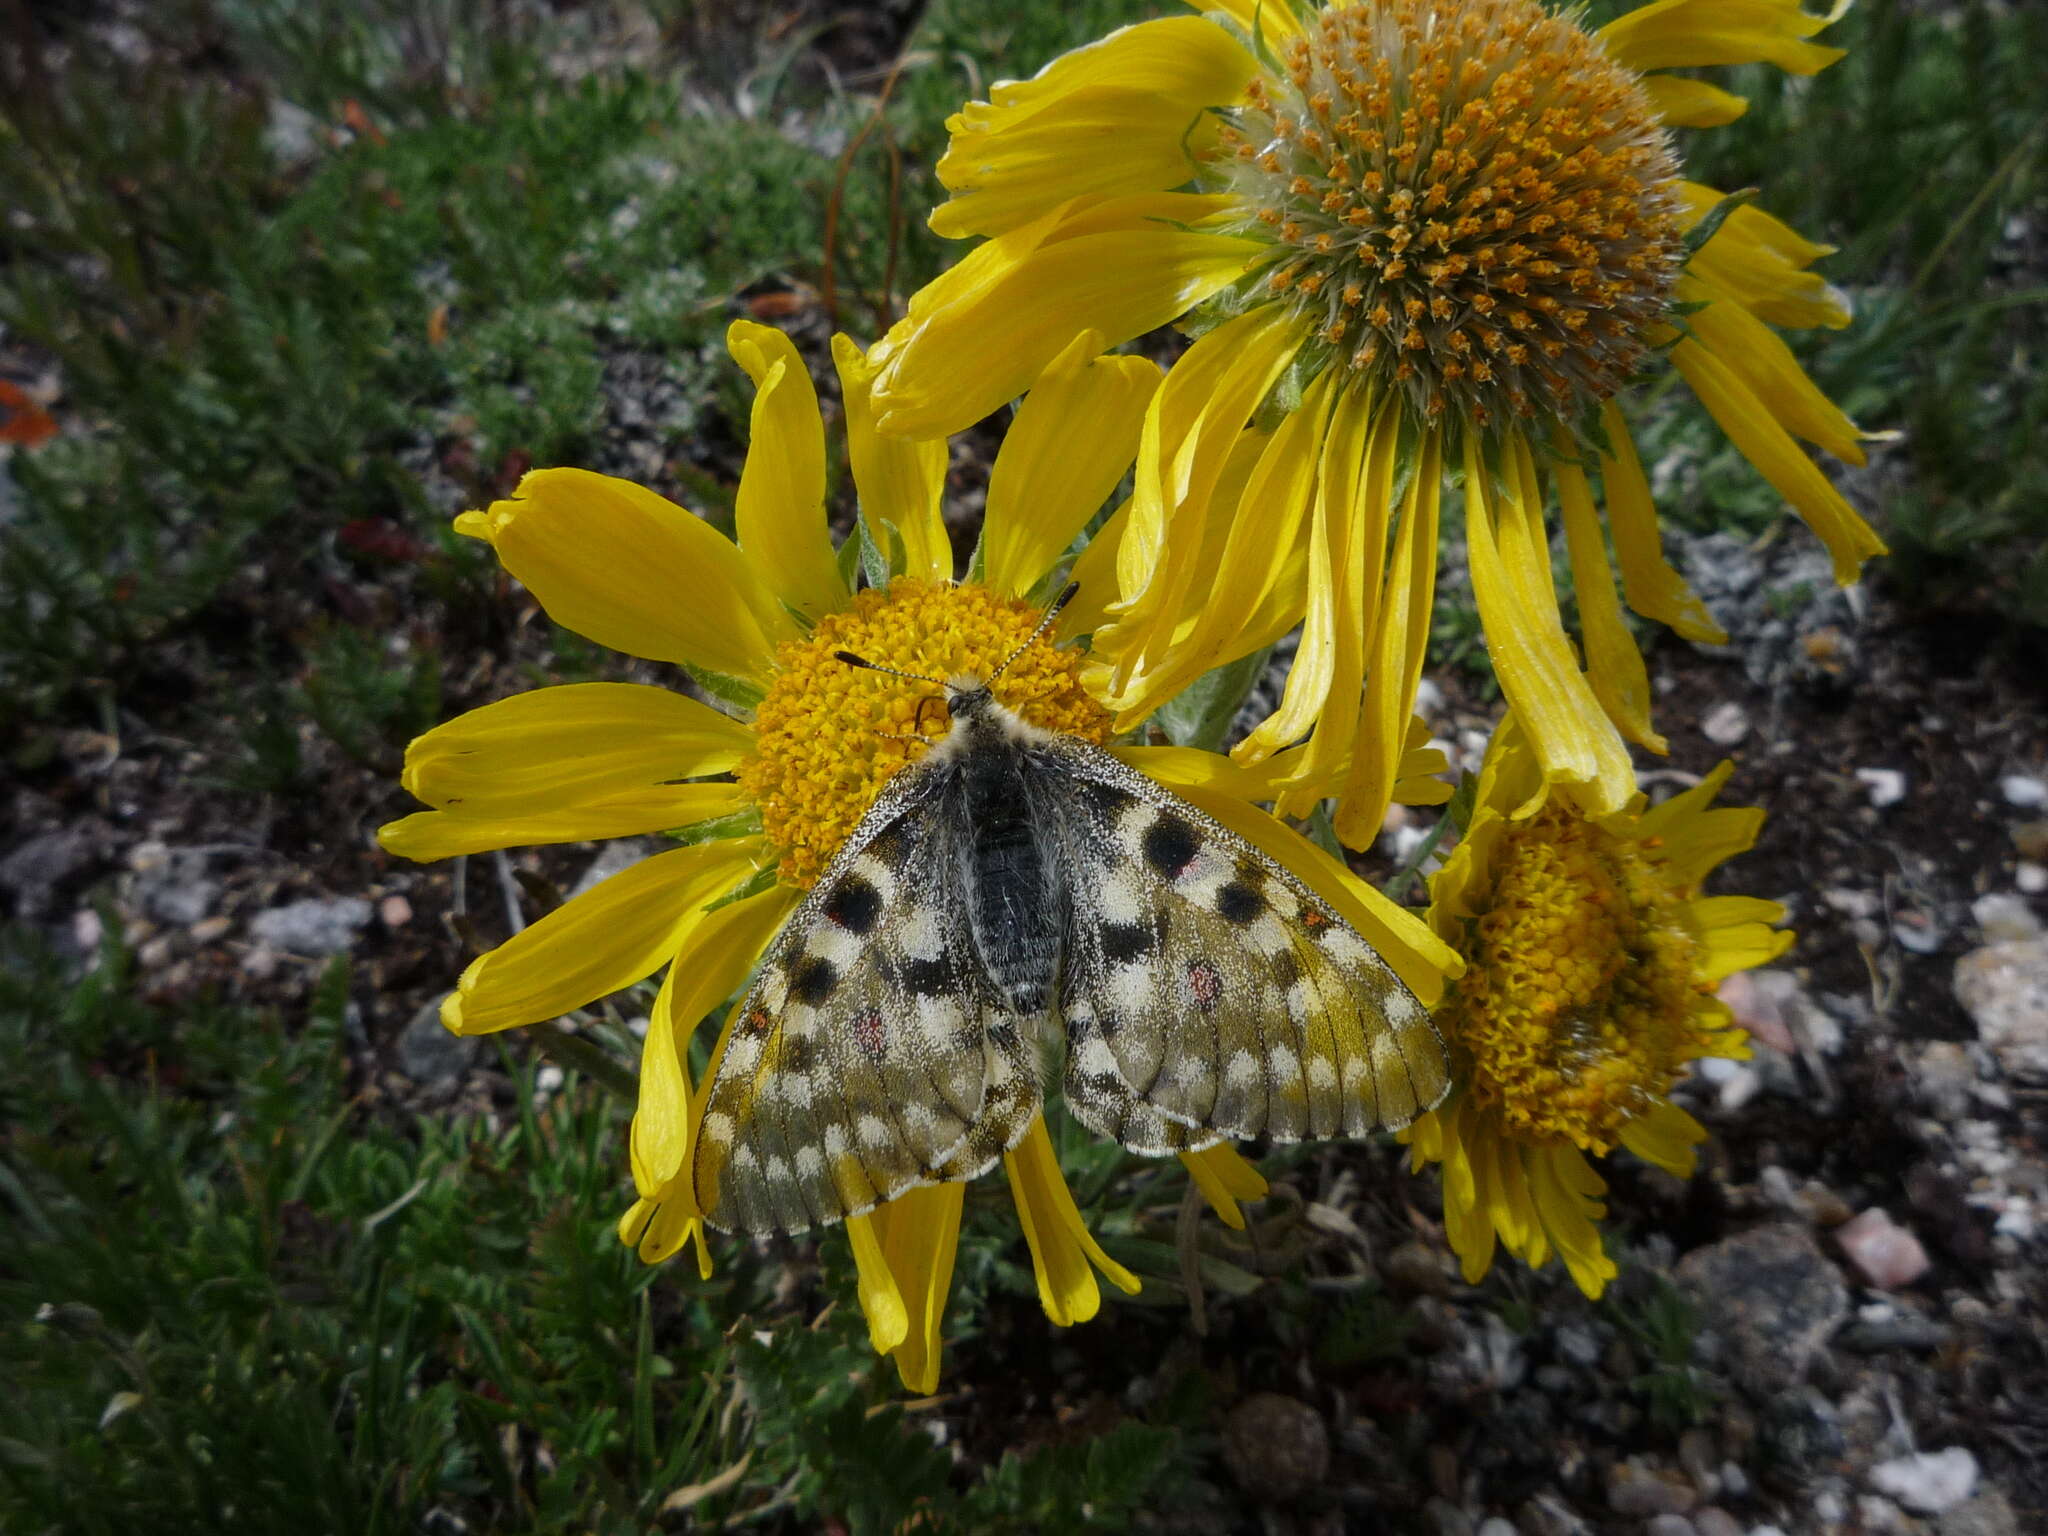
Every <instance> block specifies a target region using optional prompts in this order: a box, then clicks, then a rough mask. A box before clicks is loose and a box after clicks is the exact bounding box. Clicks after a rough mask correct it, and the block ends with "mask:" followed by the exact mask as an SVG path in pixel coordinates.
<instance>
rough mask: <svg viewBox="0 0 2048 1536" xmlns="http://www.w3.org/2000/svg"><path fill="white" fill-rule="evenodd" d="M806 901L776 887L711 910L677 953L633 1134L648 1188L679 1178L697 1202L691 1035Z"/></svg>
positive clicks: (684, 1193)
mask: <svg viewBox="0 0 2048 1536" xmlns="http://www.w3.org/2000/svg"><path fill="white" fill-rule="evenodd" d="M801 899H802V895H801V893H800V892H797V891H793V890H790V889H788V888H787V887H785V886H775V887H772V888H770V889H769V890H765V891H761V892H759V893H758V894H756V895H753V896H748V897H744V898H742V899H741V900H739V901H734V902H728V903H727V904H726V905H724V906H722V907H720V908H719V909H718V910H717V911H716V912H711V913H707V914H706V915H705V917H704V920H703V921H702V922H700V923H698V924H697V925H696V927H695V928H693V929H692V930H691V932H690V935H689V938H688V940H687V942H686V943H685V944H684V945H683V947H682V948H681V949H679V950H678V951H677V953H676V958H675V960H674V961H673V962H672V963H671V964H670V966H669V969H668V975H667V976H666V977H664V978H663V980H662V984H661V993H660V995H659V996H658V997H657V998H656V999H655V1003H654V1008H653V1010H652V1011H651V1012H650V1013H649V1014H648V1016H647V1039H646V1041H645V1042H644V1043H643V1045H642V1047H641V1066H640V1105H639V1108H638V1109H637V1110H636V1111H635V1112H634V1115H633V1137H632V1153H633V1180H634V1183H635V1184H636V1185H637V1186H638V1187H639V1189H640V1193H641V1194H643V1195H646V1194H652V1193H654V1192H655V1191H657V1190H659V1189H660V1188H661V1187H662V1186H663V1185H665V1184H667V1183H668V1182H669V1181H670V1180H674V1182H675V1185H676V1190H675V1197H676V1198H679V1199H686V1200H689V1201H690V1203H691V1205H692V1208H694V1206H695V1200H694V1197H693V1195H692V1192H691V1184H690V1180H689V1178H688V1176H687V1174H688V1166H687V1165H688V1162H689V1149H690V1138H691V1136H692V1134H693V1132H692V1130H691V1126H690V1104H691V1101H690V1083H689V1074H688V1072H687V1071H686V1070H684V1068H683V1062H684V1060H685V1058H686V1056H687V1054H688V1045H689V1039H690V1036H691V1035H692V1034H693V1033H694V1032H695V1031H696V1029H697V1026H698V1025H699V1024H700V1023H702V1022H703V1020H704V1017H705V1015H706V1014H708V1013H710V1012H711V1011H712V1010H713V1009H714V1008H716V1007H717V1006H718V1005H719V1004H720V1003H722V1002H723V1001H725V999H726V998H728V997H730V996H731V995H732V994H733V992H734V991H735V990H737V988H738V987H739V985H740V983H741V982H743V981H745V980H746V979H747V976H748V974H749V973H750V972H751V971H752V970H753V969H754V966H755V964H756V962H757V961H759V959H760V957H761V951H762V950H764V949H765V948H767V946H768V941H769V940H770V939H772V938H774V937H775V935H776V933H777V932H778V931H779V930H780V929H781V927H782V923H783V920H784V919H785V918H787V917H788V916H789V914H790V911H791V910H792V909H793V908H794V907H795V906H796V904H797V902H798V901H799V900H801ZM657 1074H659V1075H657Z"/></svg>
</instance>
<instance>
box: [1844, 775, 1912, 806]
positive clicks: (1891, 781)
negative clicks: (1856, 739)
mask: <svg viewBox="0 0 2048 1536" xmlns="http://www.w3.org/2000/svg"><path fill="white" fill-rule="evenodd" d="M1856 778H1857V780H1858V781H1859V782H1860V783H1861V784H1862V785H1863V787H1864V788H1865V789H1867V790H1869V791H1870V803H1871V804H1872V805H1874V806H1876V807H1877V808H1878V809H1879V810H1883V809H1884V808H1885V807H1886V806H1888V805H1897V804H1898V803H1899V802H1900V801H1901V800H1903V799H1905V798H1906V776H1905V775H1904V774H1903V773H1901V772H1899V770H1898V769H1896V768H1858V769H1857V770H1856Z"/></svg>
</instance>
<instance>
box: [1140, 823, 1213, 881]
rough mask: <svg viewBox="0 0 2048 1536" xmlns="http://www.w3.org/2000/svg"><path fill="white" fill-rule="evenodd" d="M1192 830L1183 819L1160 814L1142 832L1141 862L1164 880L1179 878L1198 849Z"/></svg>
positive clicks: (1193, 859) (1191, 861)
mask: <svg viewBox="0 0 2048 1536" xmlns="http://www.w3.org/2000/svg"><path fill="white" fill-rule="evenodd" d="M1199 846H1200V844H1199V840H1198V839H1197V838H1196V837H1195V829H1194V828H1193V827H1192V826H1190V825H1189V824H1188V822H1187V820H1186V819H1185V818H1184V817H1180V816H1176V815H1174V814H1173V812H1171V811H1163V812H1161V813H1160V814H1159V816H1158V817H1157V818H1156V819H1155V820H1154V821H1153V822H1152V824H1151V825H1150V826H1148V827H1147V828H1146V829H1145V836H1144V839H1143V842H1142V847H1143V850H1144V854H1145V862H1146V863H1147V864H1150V865H1151V866H1152V867H1153V868H1154V869H1156V870H1158V871H1159V873H1160V874H1162V875H1164V876H1165V877H1166V878H1167V879H1169V880H1173V879H1177V878H1179V876H1180V874H1181V872H1182V871H1183V870H1185V869H1186V868H1187V867H1188V866H1189V865H1190V864H1192V863H1194V862H1195V850H1196V848H1197V847H1199Z"/></svg>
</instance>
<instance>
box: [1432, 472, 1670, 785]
mask: <svg viewBox="0 0 2048 1536" xmlns="http://www.w3.org/2000/svg"><path fill="white" fill-rule="evenodd" d="M1528 451H1529V450H1528V445H1527V444H1526V443H1524V442H1523V441H1522V439H1521V438H1520V437H1515V438H1513V439H1511V440H1510V442H1509V444H1508V447H1507V450H1506V451H1505V452H1504V454H1503V459H1504V461H1505V462H1504V466H1503V467H1504V470H1505V471H1506V472H1507V475H1508V479H1509V484H1508V485H1505V486H1501V485H1493V484H1490V483H1489V481H1490V476H1489V475H1488V472H1487V469H1486V466H1485V465H1484V464H1483V463H1482V462H1481V461H1480V458H1479V450H1478V445H1477V443H1475V442H1472V441H1469V440H1468V442H1467V444H1466V448H1465V535H1466V546H1467V551H1468V557H1469V559H1470V562H1471V569H1472V596H1473V600H1474V602H1475V604H1476V606H1477V607H1478V609H1479V621H1480V623H1481V624H1482V625H1483V626H1484V627H1485V630H1486V645H1487V650H1488V652H1489V653H1490V654H1491V655H1492V657H1493V666H1494V673H1495V675H1496V676H1497V677H1499V679H1500V685H1501V692H1502V693H1504V694H1506V695H1507V700H1508V703H1509V705H1510V706H1512V708H1513V709H1514V711H1515V714H1516V715H1517V716H1518V717H1519V718H1520V720H1521V722H1522V726H1523V728H1524V729H1525V730H1526V731H1527V732H1528V735H1529V739H1530V741H1531V743H1532V744H1533V745H1534V747H1535V750H1536V753H1537V756H1538V758H1539V760H1540V761H1541V763H1542V765H1543V779H1544V782H1545V783H1569V784H1584V785H1587V786H1589V789H1590V791H1591V803H1592V804H1593V805H1595V806H1596V807H1597V808H1598V810H1599V811H1600V812H1601V813H1605V812H1608V811H1615V810H1619V809H1620V808H1621V807H1622V806H1623V805H1624V804H1626V803H1627V801H1628V797H1629V796H1630V795H1631V794H1632V793H1633V792H1634V790H1635V774H1634V772H1633V770H1632V769H1631V768H1630V765H1629V760H1628V752H1627V750H1626V749H1625V748H1624V747H1623V746H1622V744H1621V738H1620V737H1619V736H1618V735H1616V734H1615V731H1614V727H1613V726H1612V725H1610V724H1609V723H1608V721H1607V717H1606V715H1605V714H1604V713H1603V712H1602V711H1601V708H1600V703H1599V701H1598V700H1597V699H1595V698H1594V697H1593V690H1592V688H1591V686H1590V685H1589V684H1588V683H1587V681H1586V679H1585V676H1584V675H1583V674H1582V673H1581V672H1580V671H1579V669H1578V663H1577V662H1576V661H1575V660H1574V659H1573V657H1572V654H1571V648H1570V645H1569V644H1568V642H1567V641H1566V640H1565V636H1564V621H1563V619H1562V617H1561V616H1560V615H1559V613H1558V610H1557V592H1556V588H1555V586H1554V585H1553V582H1552V578H1551V574H1550V545H1549V542H1548V540H1547V539H1545V538H1544V537H1543V525H1542V515H1543V514H1542V504H1541V501H1540V500H1537V501H1536V504H1535V506H1533V507H1531V506H1530V501H1531V500H1532V499H1533V498H1532V491H1531V487H1530V485H1529V484H1528V480H1529V479H1530V478H1532V477H1533V472H1528V473H1526V474H1525V472H1524V471H1525V469H1526V466H1525V465H1524V464H1523V463H1522V462H1521V461H1523V460H1525V459H1526V457H1527V455H1528ZM1520 809H1521V808H1518V811H1519V810H1520Z"/></svg>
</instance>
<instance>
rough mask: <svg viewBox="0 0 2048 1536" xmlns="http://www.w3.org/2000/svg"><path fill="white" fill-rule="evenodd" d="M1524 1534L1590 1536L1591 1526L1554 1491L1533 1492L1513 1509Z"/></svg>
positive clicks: (1517, 1524)
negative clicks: (1519, 1506) (1518, 1506)
mask: <svg viewBox="0 0 2048 1536" xmlns="http://www.w3.org/2000/svg"><path fill="white" fill-rule="evenodd" d="M1515 1524H1516V1526H1517V1527H1518V1528H1520V1529H1521V1531H1522V1532H1523V1533H1524V1536H1590V1533H1591V1532H1592V1529H1593V1528H1592V1527H1591V1526H1590V1525H1588V1524H1586V1522H1585V1521H1584V1520H1582V1519H1580V1518H1579V1516H1578V1515H1577V1514H1576V1513H1575V1512H1574V1511H1573V1510H1572V1508H1571V1507H1570V1506H1569V1505H1567V1504H1566V1503H1565V1502H1564V1500H1562V1499H1560V1498H1559V1497H1558V1496H1557V1495H1556V1494H1554V1493H1538V1494H1533V1495H1531V1496H1530V1497H1529V1498H1527V1499H1524V1500H1523V1501H1522V1507H1521V1508H1520V1509H1518V1510H1516V1511H1515Z"/></svg>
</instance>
